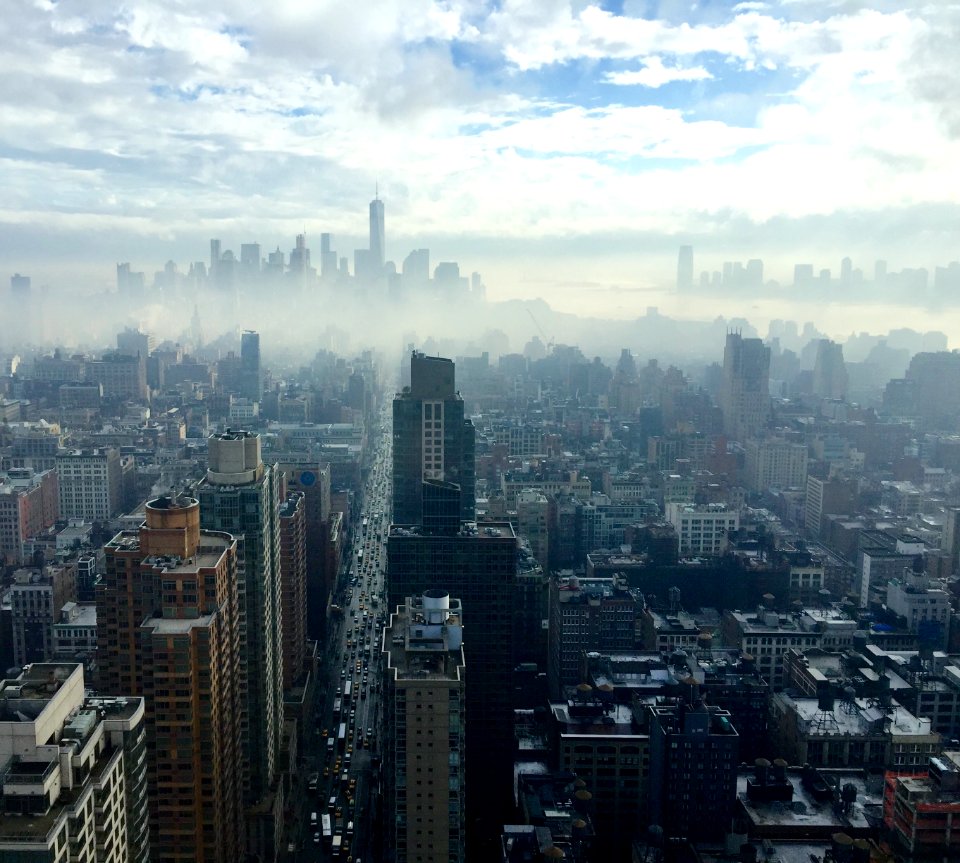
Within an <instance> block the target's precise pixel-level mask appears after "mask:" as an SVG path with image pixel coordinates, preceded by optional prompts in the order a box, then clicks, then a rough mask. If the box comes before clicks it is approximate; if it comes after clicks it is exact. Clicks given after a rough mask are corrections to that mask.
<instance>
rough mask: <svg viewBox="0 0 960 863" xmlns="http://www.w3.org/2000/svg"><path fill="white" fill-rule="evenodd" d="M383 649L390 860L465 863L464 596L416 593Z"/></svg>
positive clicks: (394, 622)
mask: <svg viewBox="0 0 960 863" xmlns="http://www.w3.org/2000/svg"><path fill="white" fill-rule="evenodd" d="M383 652H384V659H385V663H384V667H385V672H384V673H385V677H386V681H385V686H384V693H385V695H384V722H385V728H386V735H385V740H384V747H383V749H384V777H385V779H386V781H385V783H384V787H385V789H386V816H387V817H386V818H385V820H384V824H385V828H386V834H387V835H386V844H387V847H388V849H389V852H390V855H391V858H390V859H393V860H397V861H398V863H462V861H463V860H464V855H465V841H466V840H465V827H466V807H465V805H464V802H465V801H464V794H465V787H466V783H467V781H468V779H469V763H468V762H467V761H466V759H465V746H464V740H465V727H466V721H465V718H466V710H465V701H466V697H465V693H466V689H465V687H466V680H465V674H464V672H465V661H464V649H463V626H462V622H461V608H460V603H459V601H458V600H456V599H451V598H450V596H449V594H447V592H446V591H445V590H442V589H434V590H428V591H426V592H425V593H424V594H423V596H422V597H420V598H419V599H414V598H412V597H408V598H407V602H406V604H405V605H401V606H399V607H398V608H397V610H396V612H395V613H394V614H391V616H390V623H389V625H388V626H387V627H386V629H385V630H384V634H383ZM481 757H483V756H482V755H481Z"/></svg>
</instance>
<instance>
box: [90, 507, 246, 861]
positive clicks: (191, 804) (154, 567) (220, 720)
mask: <svg viewBox="0 0 960 863" xmlns="http://www.w3.org/2000/svg"><path fill="white" fill-rule="evenodd" d="M104 551H105V557H106V560H105V572H104V576H103V580H102V581H101V583H100V585H99V586H98V589H97V608H98V617H99V635H98V648H97V662H98V667H99V675H100V689H101V691H103V692H117V691H128V692H131V693H133V694H136V695H142V696H144V697H145V699H146V701H147V706H148V710H147V729H148V741H149V747H148V749H147V764H148V777H149V784H150V842H151V846H152V850H151V854H152V857H151V859H152V860H153V861H169V863H173V861H197V863H200V861H204V863H209V861H218V863H219V861H223V863H230V861H234V860H237V859H240V857H241V854H242V850H243V844H242V843H243V834H244V828H243V814H242V796H241V794H242V778H241V775H242V763H243V760H242V752H241V748H240V747H241V743H242V741H243V734H242V730H243V725H244V715H243V706H244V705H243V698H242V688H243V678H242V675H241V668H240V620H239V618H240V612H239V606H238V600H237V592H238V591H237V587H238V571H237V541H236V540H235V539H234V538H233V537H232V536H230V535H229V534H226V533H215V532H212V531H204V530H201V529H200V512H199V505H198V503H197V501H196V500H194V499H192V498H178V499H176V500H174V499H171V498H157V499H155V500H153V501H150V502H149V503H147V505H146V521H145V523H144V524H143V526H142V527H141V528H140V530H139V531H123V532H121V533H119V534H117V535H116V536H115V537H114V538H113V540H111V541H110V542H109V543H107V545H106V546H105V549H104Z"/></svg>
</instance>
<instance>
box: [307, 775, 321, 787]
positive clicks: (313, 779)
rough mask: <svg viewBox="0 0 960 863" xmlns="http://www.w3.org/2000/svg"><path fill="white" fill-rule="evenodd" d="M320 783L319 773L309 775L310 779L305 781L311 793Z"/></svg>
mask: <svg viewBox="0 0 960 863" xmlns="http://www.w3.org/2000/svg"><path fill="white" fill-rule="evenodd" d="M319 781H320V774H319V773H311V774H310V778H309V779H308V780H307V788H309V789H310V790H311V791H316V790H317V783H318V782H319Z"/></svg>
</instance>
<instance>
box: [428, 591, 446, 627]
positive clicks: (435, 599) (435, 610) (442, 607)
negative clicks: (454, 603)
mask: <svg viewBox="0 0 960 863" xmlns="http://www.w3.org/2000/svg"><path fill="white" fill-rule="evenodd" d="M422 600H423V616H424V617H425V618H426V619H427V623H443V622H444V621H445V620H446V619H447V617H448V616H449V615H450V594H449V593H447V591H445V590H443V589H442V588H431V589H430V590H425V591H424V592H423V597H422Z"/></svg>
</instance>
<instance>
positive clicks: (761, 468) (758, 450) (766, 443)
mask: <svg viewBox="0 0 960 863" xmlns="http://www.w3.org/2000/svg"><path fill="white" fill-rule="evenodd" d="M744 449H745V450H746V458H745V467H744V478H745V480H746V484H747V488H749V489H750V490H751V491H759V492H762V491H766V490H767V489H769V488H781V489H784V488H805V487H806V484H807V446H806V444H802V443H793V442H792V441H788V440H784V439H783V438H770V439H768V440H749V441H747V443H746V445H745V447H744Z"/></svg>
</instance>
